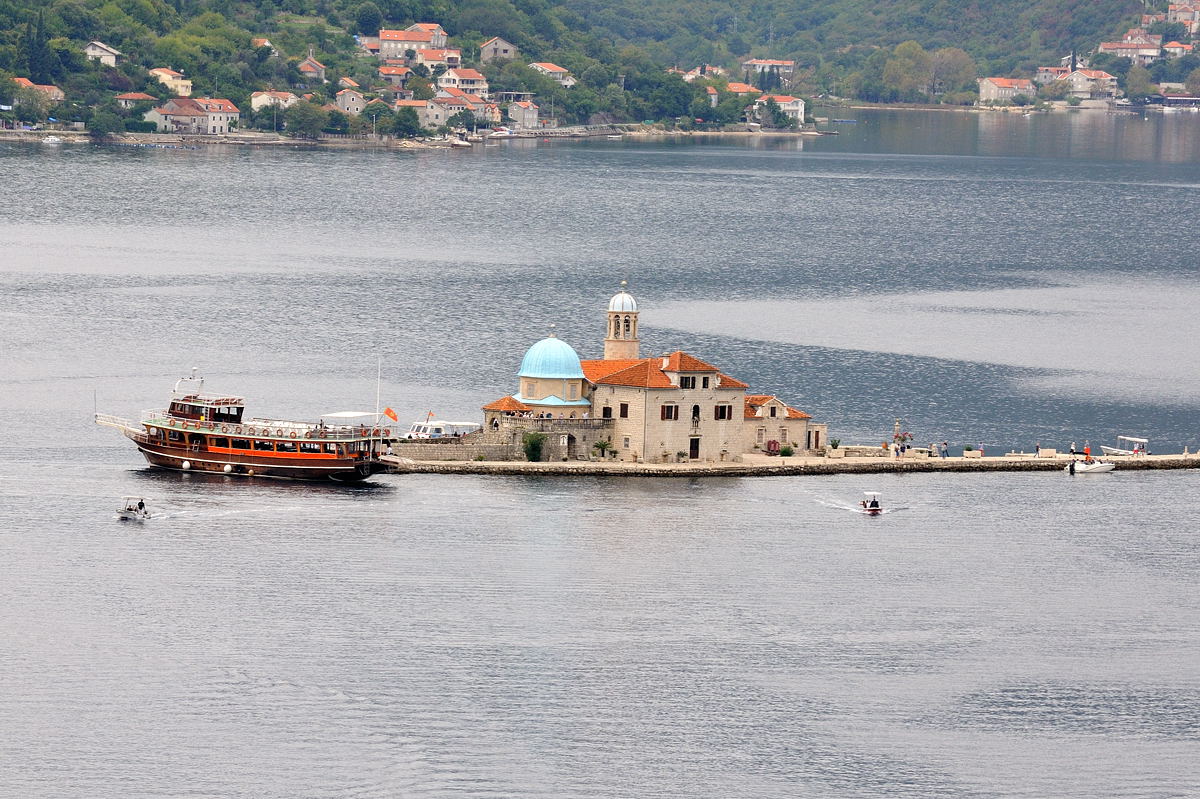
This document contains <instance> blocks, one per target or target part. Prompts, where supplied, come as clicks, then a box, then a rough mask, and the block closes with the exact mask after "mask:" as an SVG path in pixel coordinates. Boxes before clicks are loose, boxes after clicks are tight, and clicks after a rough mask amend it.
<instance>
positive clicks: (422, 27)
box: [405, 22, 450, 50]
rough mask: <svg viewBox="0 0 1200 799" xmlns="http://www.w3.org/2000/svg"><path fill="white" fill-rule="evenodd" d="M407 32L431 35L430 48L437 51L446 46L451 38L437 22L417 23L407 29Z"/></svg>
mask: <svg viewBox="0 0 1200 799" xmlns="http://www.w3.org/2000/svg"><path fill="white" fill-rule="evenodd" d="M405 30H407V31H415V32H420V33H428V34H429V46H430V47H432V48H434V49H435V50H438V49H441V48H443V47H445V46H446V42H447V41H448V40H449V38H450V37H449V36H448V35H447V34H446V31H445V29H444V28H442V26H441V25H439V24H438V23H436V22H415V23H413V24H412V25H409V26H408V27H407V28H405Z"/></svg>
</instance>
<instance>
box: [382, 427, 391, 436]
mask: <svg viewBox="0 0 1200 799" xmlns="http://www.w3.org/2000/svg"><path fill="white" fill-rule="evenodd" d="M383 434H384V435H385V436H390V435H391V434H392V428H390V427H385V428H383Z"/></svg>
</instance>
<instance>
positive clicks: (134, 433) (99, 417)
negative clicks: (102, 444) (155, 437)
mask: <svg viewBox="0 0 1200 799" xmlns="http://www.w3.org/2000/svg"><path fill="white" fill-rule="evenodd" d="M96 424H98V425H103V426H104V427H115V428H117V429H118V430H120V431H121V432H122V433H124V434H125V435H126V436H127V437H129V438H131V439H133V440H134V441H141V442H145V441H147V440H148V437H147V436H146V432H145V430H143V429H142V427H141V425H139V424H137V423H136V422H134V421H133V420H132V419H126V418H125V417H123V416H113V415H112V414H111V413H98V414H96Z"/></svg>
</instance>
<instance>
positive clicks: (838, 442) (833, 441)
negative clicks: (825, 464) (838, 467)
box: [829, 438, 842, 449]
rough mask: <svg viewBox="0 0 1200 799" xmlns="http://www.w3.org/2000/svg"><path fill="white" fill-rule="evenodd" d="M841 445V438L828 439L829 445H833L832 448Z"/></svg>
mask: <svg viewBox="0 0 1200 799" xmlns="http://www.w3.org/2000/svg"><path fill="white" fill-rule="evenodd" d="M841 445H842V440H841V439H840V438H831V439H829V446H831V447H833V448H834V449H837V448H838V447H840V446H841Z"/></svg>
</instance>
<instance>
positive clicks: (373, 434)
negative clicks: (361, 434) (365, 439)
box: [371, 427, 379, 437]
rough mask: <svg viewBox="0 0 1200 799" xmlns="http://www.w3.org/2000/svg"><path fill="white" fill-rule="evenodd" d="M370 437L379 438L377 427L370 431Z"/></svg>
mask: <svg viewBox="0 0 1200 799" xmlns="http://www.w3.org/2000/svg"><path fill="white" fill-rule="evenodd" d="M371 435H372V436H375V437H378V436H379V428H378V427H376V428H375V429H374V430H372V431H371Z"/></svg>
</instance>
